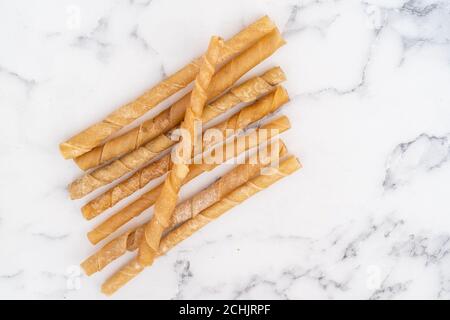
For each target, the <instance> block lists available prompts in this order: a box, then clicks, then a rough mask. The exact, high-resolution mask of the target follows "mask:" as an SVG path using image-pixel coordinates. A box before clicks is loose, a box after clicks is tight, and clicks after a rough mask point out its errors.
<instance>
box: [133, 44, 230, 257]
mask: <svg viewBox="0 0 450 320" xmlns="http://www.w3.org/2000/svg"><path fill="white" fill-rule="evenodd" d="M221 45H223V43H220V42H219V40H218V38H214V37H213V38H211V42H210V45H209V48H208V52H207V53H206V55H205V58H204V61H203V64H202V66H201V67H200V71H199V73H198V75H197V78H195V83H194V89H192V94H191V102H190V104H189V106H188V108H187V109H186V114H185V115H184V121H183V122H182V123H181V129H182V130H185V131H186V133H187V137H186V136H182V138H181V141H180V143H179V144H178V145H177V147H176V150H177V151H178V149H180V150H182V147H183V145H186V143H188V147H187V148H186V149H185V150H182V153H180V152H177V154H178V155H179V156H180V159H179V161H177V162H174V164H173V166H172V168H171V169H170V171H169V172H168V173H167V177H166V180H165V181H164V184H163V187H162V190H161V193H160V194H159V196H158V198H157V199H156V202H155V210H154V213H153V216H152V218H151V219H150V221H149V222H148V223H147V224H146V225H145V228H144V239H145V241H141V243H140V245H139V251H138V260H139V263H140V264H142V265H144V266H150V265H151V264H152V263H153V260H154V258H155V255H156V253H157V252H158V247H159V242H160V241H161V237H162V234H163V231H164V229H166V228H167V227H168V224H169V222H170V219H171V217H172V214H173V210H174V209H175V207H176V204H177V200H178V192H179V191H180V188H181V185H182V184H183V181H184V179H185V178H186V176H187V175H188V173H189V165H188V163H189V161H190V159H191V158H192V156H193V151H194V143H195V141H196V138H197V136H198V135H199V134H201V131H200V130H201V129H199V128H198V127H197V125H196V124H197V123H201V121H202V113H203V108H204V107H205V104H206V100H207V98H208V96H207V90H208V87H209V84H210V81H211V78H212V75H213V74H214V71H215V66H216V63H217V58H218V55H219V49H220V46H221ZM198 131H200V132H198ZM172 160H173V159H172Z"/></svg>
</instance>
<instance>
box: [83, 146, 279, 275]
mask: <svg viewBox="0 0 450 320" xmlns="http://www.w3.org/2000/svg"><path fill="white" fill-rule="evenodd" d="M272 148H274V149H278V150H277V151H278V152H276V154H272ZM267 151H268V152H267V153H268V154H269V155H271V156H270V157H266V159H262V158H257V160H258V161H256V162H255V163H254V164H252V158H247V160H246V162H245V163H244V164H241V165H238V166H237V167H235V168H234V169H232V170H231V171H229V172H228V173H226V174H225V175H224V176H223V177H221V178H220V179H219V180H217V181H216V182H214V183H213V184H211V185H210V186H209V187H207V188H205V189H204V190H202V191H200V192H198V193H197V194H196V195H194V196H193V197H192V198H190V199H188V200H185V201H183V202H182V203H180V204H179V205H177V207H176V209H175V211H174V214H173V216H172V219H171V222H170V225H169V227H168V228H167V230H166V231H168V230H170V229H172V228H173V227H175V226H176V225H178V224H180V223H183V222H185V221H186V220H188V219H190V218H193V217H195V216H196V215H197V214H199V213H200V212H201V211H203V210H204V209H206V208H208V207H210V206H212V205H213V204H215V203H217V202H219V201H220V200H221V199H222V198H224V197H226V196H227V195H228V194H229V193H230V192H231V191H233V190H234V189H236V188H238V187H239V186H241V185H243V184H245V183H247V182H248V181H250V180H251V179H253V178H254V177H256V176H257V175H259V174H260V171H261V169H262V168H264V167H266V166H267V165H269V164H270V162H272V161H275V160H277V159H278V158H281V157H283V156H284V155H285V154H286V152H287V151H286V147H285V145H284V143H283V142H282V141H280V140H278V141H276V142H275V143H273V144H270V145H269V146H268V150H267ZM257 156H258V155H257ZM275 158H277V159H275ZM143 231H144V225H141V226H140V227H138V228H136V229H134V230H131V231H128V232H125V233H124V234H122V235H120V236H119V237H117V238H116V239H114V240H112V241H110V242H109V243H108V244H106V245H105V246H104V247H103V248H102V249H100V250H99V251H98V252H97V253H95V254H93V255H92V256H90V257H89V258H87V259H86V260H85V261H84V262H83V263H82V264H81V266H82V267H83V269H84V270H85V272H86V273H87V274H88V275H92V274H93V273H95V272H98V271H100V270H101V269H103V268H104V267H105V266H106V265H108V264H109V263H111V262H112V261H114V260H115V259H117V258H118V257H120V256H121V255H123V254H124V253H125V252H126V251H127V250H129V251H132V250H134V249H136V246H137V244H138V243H140V241H141V239H142V236H143V234H144V232H143Z"/></svg>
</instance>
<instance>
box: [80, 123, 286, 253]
mask: <svg viewBox="0 0 450 320" xmlns="http://www.w3.org/2000/svg"><path fill="white" fill-rule="evenodd" d="M289 127H290V124H289V120H288V119H287V118H286V117H281V118H279V119H277V120H275V121H273V122H271V123H269V124H268V125H266V126H264V127H262V128H261V129H262V130H267V132H266V133H267V134H264V135H260V132H261V129H258V130H256V131H254V132H252V133H251V134H249V135H245V136H240V137H235V139H233V140H232V141H230V142H228V143H227V144H225V145H222V146H220V148H221V149H222V150H221V151H220V152H218V154H220V155H225V156H226V157H225V158H224V161H227V160H228V159H231V158H233V157H236V156H237V155H239V154H241V153H242V152H245V151H247V150H249V149H251V148H253V147H255V146H258V145H261V144H264V143H265V142H267V141H268V140H270V139H271V138H273V137H274V136H276V135H277V134H279V133H281V132H284V131H285V130H287V129H288V128H289ZM230 146H231V147H233V152H232V153H231V152H227V150H230ZM215 150H218V149H215ZM212 154H216V153H215V152H213V153H212ZM215 159H216V158H214V155H210V156H209V158H208V157H207V158H205V159H204V162H203V163H201V164H192V165H190V167H189V174H188V176H187V177H186V179H185V181H184V183H187V182H188V181H190V180H192V179H194V178H195V177H197V176H199V175H200V174H202V173H203V172H206V171H211V170H213V169H214V168H216V167H217V166H219V164H220V163H217V162H214V161H215ZM161 189H162V184H160V185H158V186H157V187H155V188H153V189H151V190H150V191H148V192H146V193H145V194H143V195H142V196H141V197H140V198H138V199H137V200H135V201H133V202H132V203H130V204H129V205H128V206H126V207H125V208H123V209H122V210H120V211H118V212H117V213H115V214H114V215H112V216H111V217H109V218H108V219H106V220H105V221H104V222H102V223H101V224H100V225H98V226H97V227H96V228H94V229H93V230H91V231H90V232H88V238H89V241H90V242H91V243H92V244H97V243H98V242H100V241H101V240H103V239H105V238H106V237H107V236H109V235H110V234H111V233H113V232H114V231H116V230H117V229H119V228H120V227H121V226H123V225H124V224H125V223H127V222H128V221H130V220H131V219H133V218H135V217H136V216H138V215H140V214H141V213H142V212H143V211H144V210H146V209H148V208H150V207H151V206H152V205H153V204H154V203H155V201H156V198H157V197H158V195H159V194H160V192H161Z"/></svg>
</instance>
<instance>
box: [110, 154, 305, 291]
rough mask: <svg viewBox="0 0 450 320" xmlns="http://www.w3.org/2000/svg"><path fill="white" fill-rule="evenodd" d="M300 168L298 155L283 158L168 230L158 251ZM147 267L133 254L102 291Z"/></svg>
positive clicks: (111, 287) (181, 239) (171, 245)
mask: <svg viewBox="0 0 450 320" xmlns="http://www.w3.org/2000/svg"><path fill="white" fill-rule="evenodd" d="M300 168H301V164H300V162H299V161H298V160H297V159H296V158H295V157H289V158H288V159H286V160H285V161H283V162H281V163H280V166H279V167H278V168H274V169H273V171H272V174H270V175H260V176H258V177H256V178H254V179H252V180H251V181H249V182H247V183H246V184H244V185H243V186H241V187H238V188H236V189H235V190H234V191H233V192H231V193H229V194H228V195H227V196H226V197H225V198H223V199H222V200H220V201H219V202H217V203H216V204H214V205H212V206H211V207H209V208H207V209H205V210H203V211H202V212H201V213H200V214H198V215H197V216H195V217H194V218H192V219H189V220H188V221H186V222H185V223H183V224H182V225H180V226H179V227H178V228H176V229H175V230H173V231H171V232H169V233H168V234H167V235H166V236H165V237H164V238H163V239H162V241H161V243H160V246H159V249H158V255H161V254H165V253H166V252H167V251H168V250H170V249H171V248H173V247H174V246H175V245H177V244H178V243H180V242H181V241H183V240H185V239H187V238H188V237H190V236H191V235H192V234H193V233H194V232H196V231H197V230H199V229H201V228H202V227H203V226H205V225H206V224H208V223H209V222H211V221H213V220H214V219H217V218H218V217H220V216H221V215H222V214H224V213H225V212H227V211H228V210H230V209H232V208H233V207H235V206H236V205H238V204H240V203H242V202H243V201H245V200H247V199H248V198H250V197H251V196H253V195H254V194H256V193H258V192H259V191H261V190H263V189H266V188H268V187H269V186H270V185H272V184H274V183H275V182H277V181H278V180H280V179H282V178H284V177H286V176H288V175H290V174H292V173H293V172H295V171H297V170H298V169H300ZM142 241H143V240H142ZM144 268H145V267H144V266H142V264H140V263H139V260H138V258H137V257H136V258H134V259H133V260H131V261H130V262H129V263H128V264H127V265H125V266H124V267H122V268H121V269H120V270H119V271H118V272H116V273H115V274H113V275H112V276H111V277H110V278H109V279H107V280H106V281H105V282H104V283H103V285H102V292H103V293H104V294H106V295H111V294H113V293H114V292H116V291H117V290H118V289H120V288H121V287H122V286H124V285H125V284H126V283H127V282H128V281H130V280H131V279H133V278H134V277H136V276H137V275H138V274H139V273H140V272H141V271H142V270H143V269H144Z"/></svg>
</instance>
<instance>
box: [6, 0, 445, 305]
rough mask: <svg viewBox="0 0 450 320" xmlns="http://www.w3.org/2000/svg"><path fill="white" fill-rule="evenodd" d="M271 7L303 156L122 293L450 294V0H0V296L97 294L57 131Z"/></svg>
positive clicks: (289, 111)
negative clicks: (83, 267) (87, 271)
mask: <svg viewBox="0 0 450 320" xmlns="http://www.w3.org/2000/svg"><path fill="white" fill-rule="evenodd" d="M263 14H270V16H271V17H272V18H273V19H274V20H275V21H276V23H277V24H278V26H279V27H280V29H281V30H282V31H283V34H284V35H285V37H286V40H287V42H288V44H287V45H286V46H285V47H283V48H282V49H281V50H280V51H279V52H278V53H277V54H276V55H275V56H273V57H272V58H271V59H270V60H269V61H267V62H265V63H264V64H263V66H260V67H258V68H257V69H256V71H258V70H259V71H261V70H263V68H264V67H267V66H272V65H276V64H279V65H281V66H282V67H283V69H284V70H285V71H286V73H287V75H288V82H287V83H286V87H287V88H288V90H289V92H290V95H291V97H292V101H291V102H290V103H289V105H288V106H286V107H285V108H284V109H283V113H284V114H286V115H288V116H289V117H290V118H291V120H292V122H293V124H294V127H293V128H292V129H291V130H290V131H288V132H286V134H284V136H283V138H284V140H285V141H286V142H287V144H288V147H289V149H290V151H291V152H292V153H294V154H296V155H297V156H299V158H300V159H301V161H302V163H303V165H304V168H303V169H302V170H301V171H300V172H298V173H296V174H295V175H293V176H291V177H289V178H288V179H285V180H283V181H282V182H280V183H278V184H277V185H274V186H273V187H272V188H271V190H270V192H263V193H260V194H259V195H257V196H255V197H254V198H252V199H251V200H249V201H248V202H246V203H245V204H243V205H241V206H239V207H238V208H236V209H235V210H233V211H232V212H230V213H229V214H227V215H226V216H224V217H222V218H221V219H220V220H219V221H216V222H214V223H212V224H210V225H209V226H207V227H206V228H205V229H203V230H201V232H199V233H198V234H196V235H194V236H193V237H192V238H191V239H189V240H187V241H185V242H184V243H182V244H181V245H179V246H178V247H177V248H176V249H174V250H173V251H172V252H171V253H170V254H168V255H167V256H166V257H163V258H161V259H159V260H158V261H157V262H156V263H155V265H154V266H153V267H152V268H151V269H149V270H146V271H145V272H144V273H143V274H141V275H140V276H139V278H138V279H137V280H136V281H134V282H132V283H130V284H129V285H127V286H126V287H125V288H123V289H122V290H121V291H120V292H119V293H118V294H117V295H115V296H114V298H121V299H123V298H124V299H131V298H138V299H149V298H158V299H183V298H193V299H197V298H226V299H228V298H238V299H239V298H251V299H252V298H267V299H271V298H275V299H299V298H301V299H303V298H311V299H316V298H323V299H348V298H356V299H368V298H371V299H404V298H426V299H434V298H442V299H448V298H450V254H449V252H450V206H449V182H450V165H449V162H450V161H449V153H450V140H449V139H450V2H449V1H445V0H443V1H438V0H430V1H415V0H412V1H406V0H378V1H377V0H366V1H344V0H343V1H326V0H323V1H320V0H317V1H301V0H295V1H294V0H285V1H280V0H264V1H261V0H240V1H224V0H220V1H218V0H214V1H211V0H202V1H184V0H169V1H168V0H142V1H140V0H117V1H106V0H102V1H88V0H69V1H67V0H53V1H50V0H40V1H37V0H35V1H33V0H29V1H6V0H2V1H0V119H1V126H0V137H1V140H0V177H1V179H0V261H1V263H0V298H40V299H41V298H43V299H47V298H56V299H81V298H86V299H96V298H104V297H103V296H102V295H101V294H100V292H99V287H100V284H101V283H102V281H103V280H104V279H105V278H106V277H107V276H108V275H110V274H111V273H112V272H113V271H114V270H116V269H117V268H118V266H120V265H121V264H122V263H123V262H124V261H125V260H127V259H129V256H127V257H126V258H125V260H121V261H118V262H117V263H115V264H113V265H111V266H110V267H108V268H107V269H106V270H105V271H104V272H102V273H101V274H98V275H96V276H94V277H92V278H87V277H86V276H83V275H80V274H79V272H80V270H79V269H78V267H77V265H78V263H79V262H80V261H81V260H82V259H83V258H85V257H86V256H87V255H89V254H90V253H92V252H93V250H94V248H93V247H92V246H90V244H89V243H88V241H87V239H86V237H85V233H86V232H87V231H88V230H89V229H90V228H91V227H92V226H94V225H95V224H96V223H97V221H94V222H86V221H85V220H83V219H82V217H81V215H80V211H79V209H80V207H81V205H82V204H83V203H84V202H85V200H81V201H76V202H73V201H70V200H69V198H68V194H67V190H66V185H67V183H68V182H70V181H71V180H72V179H73V178H75V177H77V176H78V175H79V174H80V171H79V170H78V169H77V168H76V166H75V165H74V164H73V163H72V162H70V161H64V160H63V159H62V158H61V156H60V155H59V153H58V149H57V146H58V143H59V142H60V141H62V140H64V139H65V138H67V137H69V136H70V135H71V134H74V133H76V132H78V131H79V130H80V129H82V128H84V127H85V126H86V125H88V124H90V123H92V121H93V120H95V119H100V118H101V117H102V116H104V115H106V114H107V113H108V112H110V111H111V110H113V108H115V107H116V106H118V105H120V104H121V103H124V102H127V101H128V100H130V99H131V98H133V97H135V96H136V95H138V94H139V93H140V92H142V91H143V90H144V89H146V88H147V87H149V86H150V85H152V84H154V83H156V82H157V81H158V80H160V79H161V78H162V77H163V75H164V74H166V73H170V72H172V71H175V70H176V69H177V68H178V67H180V66H182V65H183V64H185V63H186V62H187V61H188V60H189V59H191V58H193V57H195V56H197V55H198V54H199V53H200V52H202V51H203V49H204V48H205V47H206V44H207V41H208V38H209V36H210V35H211V34H219V35H222V36H224V37H228V36H230V35H232V34H233V33H234V32H235V31H237V30H239V29H240V28H241V27H242V26H244V25H245V24H248V23H250V22H251V21H253V20H255V19H256V18H258V17H259V16H261V15H263ZM256 71H255V72H256ZM255 72H253V74H254V73H255ZM165 105H167V104H165ZM220 172H221V171H220V170H219V171H217V172H214V173H213V174H211V175H210V176H209V177H208V178H209V180H212V179H214V178H216V177H217V176H218V175H219V173H220ZM202 182H203V184H200V183H194V186H193V187H191V188H189V190H190V191H189V190H186V192H185V195H186V194H187V193H188V192H193V190H194V189H195V188H197V189H198V188H200V187H201V186H204V183H206V182H207V179H203V181H202Z"/></svg>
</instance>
